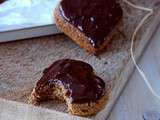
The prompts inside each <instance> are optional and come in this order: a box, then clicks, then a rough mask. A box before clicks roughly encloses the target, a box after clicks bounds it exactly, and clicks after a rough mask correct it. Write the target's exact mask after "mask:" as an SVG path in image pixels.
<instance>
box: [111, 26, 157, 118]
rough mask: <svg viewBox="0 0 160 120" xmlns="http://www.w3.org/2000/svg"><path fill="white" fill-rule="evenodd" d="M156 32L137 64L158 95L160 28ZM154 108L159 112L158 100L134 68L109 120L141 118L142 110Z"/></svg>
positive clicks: (152, 109)
mask: <svg viewBox="0 0 160 120" xmlns="http://www.w3.org/2000/svg"><path fill="white" fill-rule="evenodd" d="M156 33H157V34H156V35H155V36H154V37H153V39H152V41H151V42H150V43H149V45H148V47H147V48H146V50H145V52H144V54H143V56H142V58H141V59H140V62H139V66H140V67H141V68H142V69H143V71H144V72H145V74H146V75H147V77H148V79H149V81H150V83H151V84H152V86H153V87H154V89H155V90H156V91H157V93H159V95H160V87H159V86H160V28H159V29H158V31H157V32H156ZM155 110H157V111H159V112H160V100H159V101H158V100H157V99H156V98H155V97H153V95H152V94H151V92H150V91H149V89H148V88H147V86H146V84H145V82H144V81H143V79H142V77H141V76H140V74H139V73H138V71H137V70H135V72H134V73H133V75H132V77H131V79H130V80H129V82H128V84H127V85H126V88H125V89H124V91H123V92H122V94H121V96H120V98H119V99H118V101H117V103H116V105H115V107H114V108H113V111H112V112H111V114H110V117H109V120H143V118H142V115H143V113H144V112H146V111H155Z"/></svg>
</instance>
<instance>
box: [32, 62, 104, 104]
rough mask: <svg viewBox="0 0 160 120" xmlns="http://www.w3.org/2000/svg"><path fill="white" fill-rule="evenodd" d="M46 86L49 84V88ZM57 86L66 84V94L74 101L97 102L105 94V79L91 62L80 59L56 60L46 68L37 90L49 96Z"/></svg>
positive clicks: (40, 94)
mask: <svg viewBox="0 0 160 120" xmlns="http://www.w3.org/2000/svg"><path fill="white" fill-rule="evenodd" d="M46 86H49V87H48V89H46ZM55 86H64V88H65V89H66V94H65V95H66V96H67V97H68V98H69V101H70V102H72V103H86V102H95V101H97V100H99V99H100V98H101V97H103V96H104V94H105V83H104V81H103V80H102V79H101V78H99V77H98V76H96V75H95V74H94V72H93V68H92V67H91V66H90V65H89V64H87V63H85V62H82V61H78V60H71V59H62V60H58V61H56V62H54V63H53V64H52V65H51V66H50V67H49V68H47V69H45V70H44V72H43V76H42V78H41V79H40V80H39V81H38V83H37V86H36V88H35V91H36V93H37V94H38V96H44V97H49V96H52V94H53V89H52V88H53V87H55ZM44 89H45V90H44Z"/></svg>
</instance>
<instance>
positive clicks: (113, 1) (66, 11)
mask: <svg viewBox="0 0 160 120" xmlns="http://www.w3.org/2000/svg"><path fill="white" fill-rule="evenodd" d="M60 12H61V15H62V16H63V17H64V18H65V20H67V21H68V22H70V23H71V24H72V25H74V26H75V27H76V28H78V29H79V30H80V31H81V32H83V33H84V34H85V35H86V36H87V37H88V38H89V42H90V43H91V44H92V46H93V47H95V48H99V47H100V46H101V44H103V42H104V40H105V37H107V35H108V34H109V33H110V32H111V31H112V30H113V29H114V27H115V26H116V25H117V24H118V22H119V21H120V19H121V18H122V9H121V7H120V4H119V3H118V2H117V0H62V1H61V3H60Z"/></svg>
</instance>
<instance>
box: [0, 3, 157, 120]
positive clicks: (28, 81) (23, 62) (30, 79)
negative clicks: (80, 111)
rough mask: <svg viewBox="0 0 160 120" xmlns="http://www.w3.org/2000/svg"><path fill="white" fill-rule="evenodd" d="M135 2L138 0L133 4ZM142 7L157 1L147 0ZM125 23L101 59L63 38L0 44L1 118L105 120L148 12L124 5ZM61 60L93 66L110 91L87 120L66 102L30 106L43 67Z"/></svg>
mask: <svg viewBox="0 0 160 120" xmlns="http://www.w3.org/2000/svg"><path fill="white" fill-rule="evenodd" d="M134 2H135V3H137V4H138V2H136V0H134ZM141 4H143V5H144V6H145V5H146V6H147V5H148V4H149V5H150V6H151V7H153V5H154V3H153V2H151V1H148V2H146V1H144V2H143V3H141ZM122 6H123V9H124V17H123V25H122V27H121V29H120V30H117V31H120V32H119V35H117V36H115V37H114V38H113V39H112V42H111V43H110V44H109V45H108V47H107V48H106V52H104V53H103V54H101V55H100V56H94V55H89V54H88V53H86V52H85V51H84V50H83V49H81V48H79V47H78V46H77V45H76V44H75V43H73V42H72V41H71V40H70V39H69V38H68V37H66V36H65V35H57V36H50V37H42V38H34V39H30V40H24V41H18V42H11V43H3V44H0V108H1V109H0V119H3V120H12V119H13V118H14V119H16V120H44V119H46V120H50V119H56V120H65V119H74V120H87V119H96V120H105V119H106V118H107V116H108V114H109V112H110V111H111V109H112V107H113V105H114V103H115V101H116V99H117V98H118V96H119V94H120V92H121V91H122V89H123V88H124V86H125V84H126V82H127V81H128V78H129V76H130V75H131V73H132V71H133V69H134V65H133V63H132V61H131V59H130V51H129V50H130V44H131V41H130V38H131V35H132V33H133V31H134V29H135V27H136V26H137V24H138V23H139V21H140V20H141V19H142V18H143V17H144V15H145V12H142V11H139V10H135V9H133V8H130V7H128V5H125V4H122ZM159 21H160V11H157V12H155V13H154V15H153V16H152V17H151V18H150V19H149V20H148V21H147V22H146V23H145V25H144V26H143V27H142V29H141V30H140V31H139V34H138V36H137V38H136V40H135V46H134V48H135V50H134V53H135V56H136V58H137V59H138V58H139V57H140V55H141V54H142V52H143V49H144V47H145V46H146V45H147V43H148V42H149V40H150V39H151V38H152V36H153V35H154V31H156V29H157V27H158V26H159ZM62 58H72V59H78V60H83V61H85V62H88V63H89V64H91V65H92V66H93V67H94V69H95V70H96V72H97V74H98V75H99V76H100V77H102V78H103V79H104V80H105V82H106V84H107V85H109V87H110V89H111V96H110V98H109V101H108V103H107V105H106V106H105V109H104V110H102V111H101V112H99V113H98V114H97V115H95V116H92V117H88V118H84V117H78V116H72V115H69V114H67V111H66V106H65V104H63V103H58V102H56V101H52V102H49V103H44V104H43V105H41V106H40V107H35V106H32V105H28V104H27V99H28V96H29V95H30V93H31V91H32V88H33V87H34V85H35V83H36V82H37V81H38V80H39V79H40V77H41V75H42V71H43V70H44V68H46V67H48V66H49V65H50V64H52V62H54V61H55V60H58V59H62Z"/></svg>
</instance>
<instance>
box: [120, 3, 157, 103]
mask: <svg viewBox="0 0 160 120" xmlns="http://www.w3.org/2000/svg"><path fill="white" fill-rule="evenodd" d="M123 1H124V2H125V3H126V4H128V5H130V6H132V7H133V8H136V9H140V10H143V11H147V12H149V13H148V14H146V15H145V16H144V18H143V19H142V20H141V21H140V23H139V24H138V26H137V27H136V28H135V31H134V32H133V34H132V37H131V48H130V52H131V58H132V60H133V63H134V65H135V67H136V69H137V70H138V72H139V73H140V75H141V76H142V78H143V80H144V82H145V83H146V85H147V86H148V88H149V90H150V92H151V93H152V95H153V96H155V97H156V98H158V99H159V100H160V96H159V95H158V94H157V93H156V92H155V91H154V89H153V87H152V86H151V84H150V83H149V80H148V79H147V77H146V75H145V73H144V72H143V70H142V69H141V68H140V67H139V66H138V64H137V63H136V60H135V57H134V54H133V45H134V40H135V37H136V35H137V33H138V31H139V29H140V28H141V27H142V25H143V24H144V22H145V21H146V20H147V19H148V18H149V17H150V16H151V15H152V14H153V9H150V8H145V7H142V6H137V5H134V4H133V3H131V2H129V1H127V0H123Z"/></svg>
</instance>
